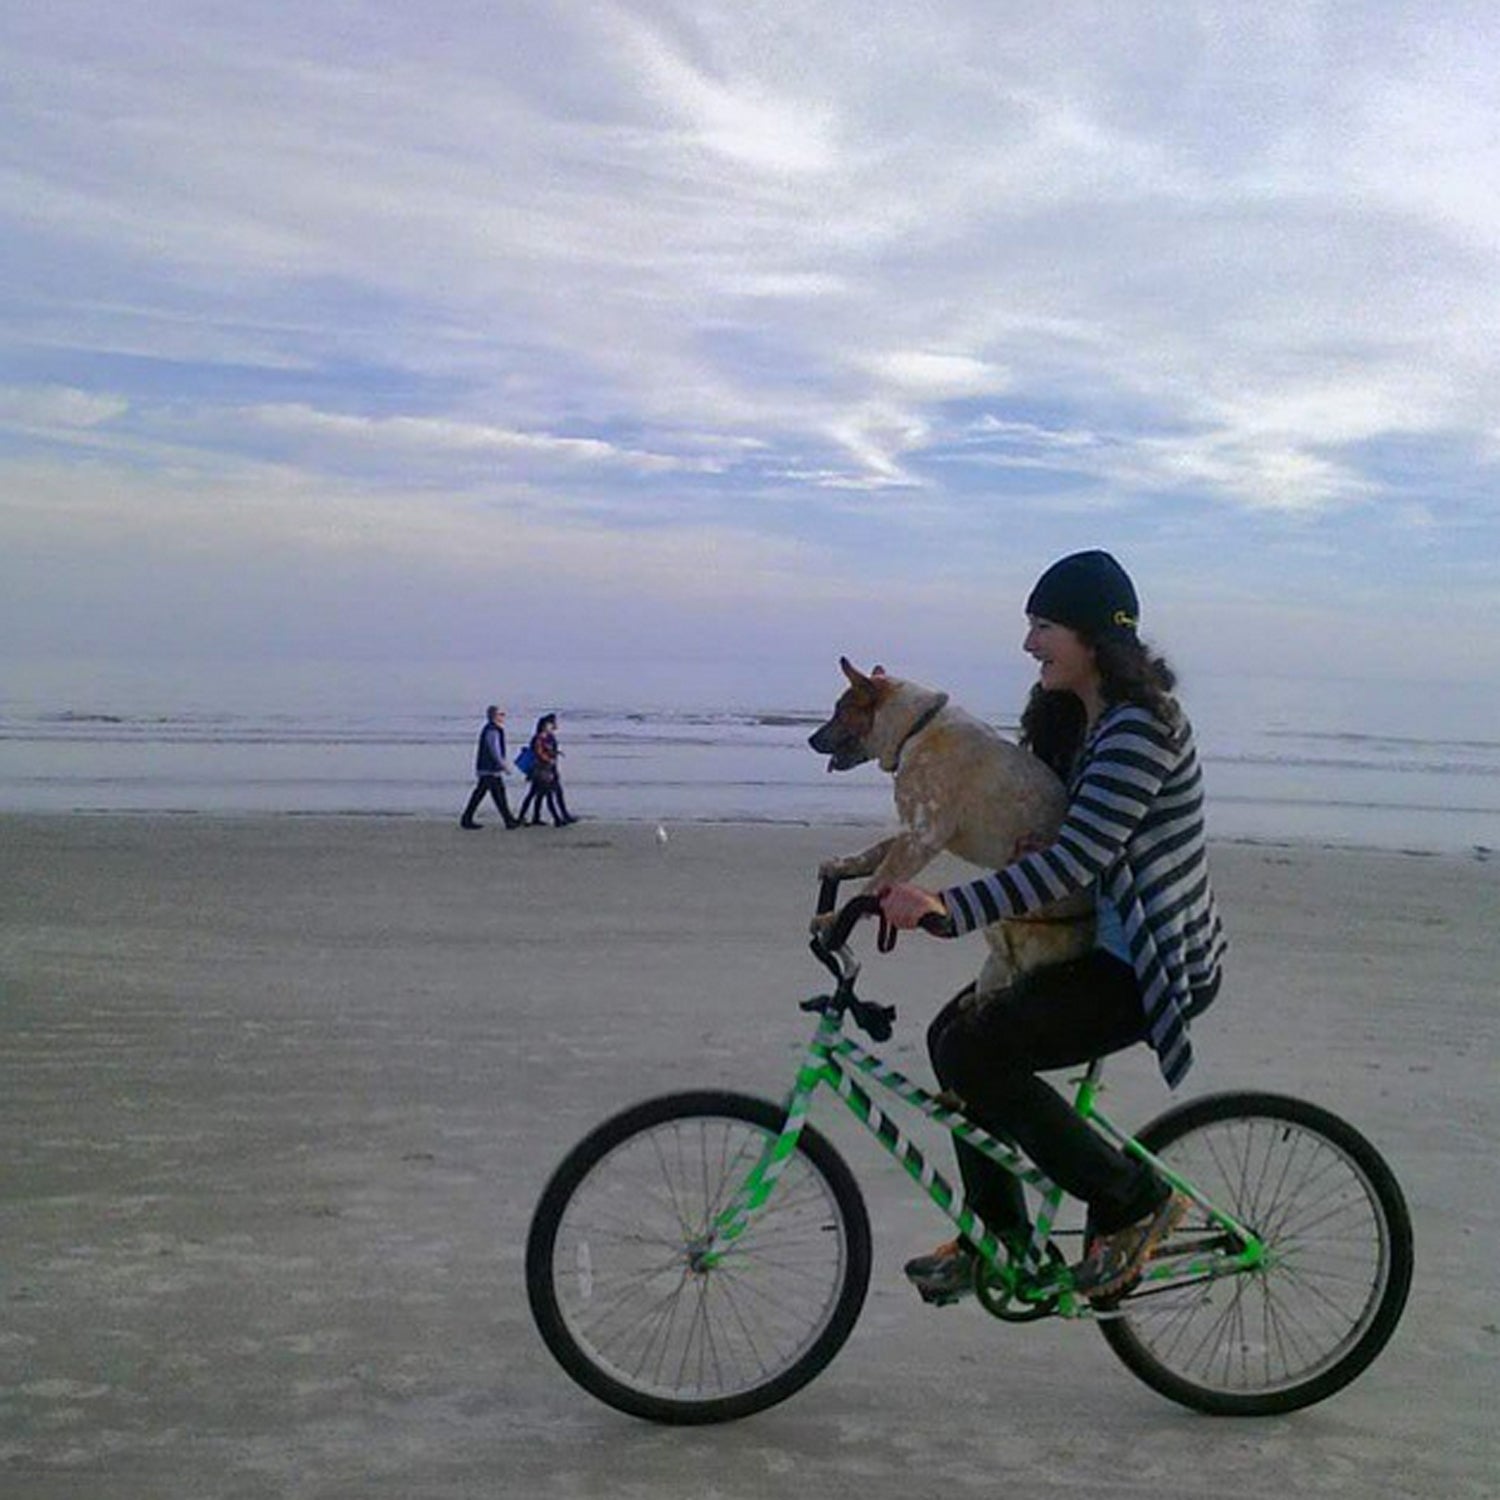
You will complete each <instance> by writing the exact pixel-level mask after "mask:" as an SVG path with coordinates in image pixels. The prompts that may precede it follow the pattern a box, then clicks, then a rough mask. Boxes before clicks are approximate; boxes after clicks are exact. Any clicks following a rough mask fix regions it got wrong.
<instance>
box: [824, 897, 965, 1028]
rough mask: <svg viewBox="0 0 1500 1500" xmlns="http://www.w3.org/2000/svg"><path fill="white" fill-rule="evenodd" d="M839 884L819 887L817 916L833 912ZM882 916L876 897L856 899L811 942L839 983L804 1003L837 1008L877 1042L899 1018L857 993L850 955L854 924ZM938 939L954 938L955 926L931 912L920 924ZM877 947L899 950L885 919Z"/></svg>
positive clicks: (855, 965) (854, 963)
mask: <svg viewBox="0 0 1500 1500" xmlns="http://www.w3.org/2000/svg"><path fill="white" fill-rule="evenodd" d="M838 888H839V883H838V881H837V880H836V879H832V878H825V879H824V880H823V881H822V882H821V883H820V885H819V887H818V915H819V916H820V917H821V916H827V915H828V914H829V913H830V912H832V911H833V910H834V905H835V903H836V901H837V898H838ZM879 916H880V898H879V897H878V896H875V895H865V896H855V897H853V898H851V899H850V900H848V901H846V902H845V903H844V905H843V907H842V908H841V909H840V910H839V911H838V913H837V914H836V915H835V916H834V918H833V921H832V922H830V923H829V924H828V926H827V927H826V928H824V929H823V930H822V931H820V932H818V934H817V935H816V936H815V937H814V938H813V940H812V944H811V947H812V951H813V954H814V955H815V956H816V958H817V960H818V962H819V963H821V964H822V965H823V966H824V968H826V969H827V970H828V972H829V973H830V974H832V975H833V977H834V978H835V979H836V980H838V988H837V989H836V990H835V991H834V993H833V994H832V995H822V996H818V997H816V998H814V999H812V1000H809V1001H807V1002H805V1003H804V1005H803V1007H802V1008H803V1009H804V1010H825V1011H826V1010H828V1009H830V1008H836V1009H838V1010H839V1011H841V1012H842V1011H848V1012H849V1014H850V1015H852V1016H853V1017H854V1019H855V1021H856V1023H857V1024H858V1025H859V1026H861V1027H862V1028H863V1029H864V1030H865V1031H867V1032H869V1034H870V1035H871V1036H873V1037H874V1038H875V1040H876V1041H877V1042H883V1041H885V1040H886V1038H887V1037H889V1036H890V1034H891V1022H892V1021H893V1020H895V1018H896V1011H895V1007H894V1006H889V1005H876V1004H873V1003H871V1002H869V1001H865V1000H861V999H860V998H859V997H858V996H857V995H856V994H855V993H854V981H855V979H856V977H857V976H858V974H859V960H858V959H856V958H855V957H854V955H853V954H852V953H850V952H849V935H850V934H851V933H852V932H853V931H854V924H855V923H856V922H859V921H861V920H863V919H864V918H865V917H879ZM919 925H920V926H921V927H922V928H923V929H924V930H925V931H927V932H930V933H932V934H933V935H934V936H936V937H951V936H952V924H951V922H950V921H949V919H948V918H947V917H942V916H939V915H938V914H937V913H936V912H930V913H929V914H928V915H927V916H925V917H923V918H922V920H921V922H920V924H919ZM875 946H876V947H877V948H878V949H879V951H880V952H882V953H889V952H890V951H891V949H892V948H894V947H895V946H896V929H895V928H894V927H892V926H891V925H890V924H889V923H888V922H887V921H886V920H885V918H884V917H881V920H880V935H879V936H878V937H877V938H876V940H875Z"/></svg>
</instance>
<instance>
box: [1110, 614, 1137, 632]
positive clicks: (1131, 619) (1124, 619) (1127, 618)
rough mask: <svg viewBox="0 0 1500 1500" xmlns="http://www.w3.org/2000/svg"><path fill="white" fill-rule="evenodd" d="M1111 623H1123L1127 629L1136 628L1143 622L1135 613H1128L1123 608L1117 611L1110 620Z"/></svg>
mask: <svg viewBox="0 0 1500 1500" xmlns="http://www.w3.org/2000/svg"><path fill="white" fill-rule="evenodd" d="M1109 623H1110V624H1111V625H1121V626H1123V627H1124V628H1125V629H1126V630H1134V629H1135V627H1136V626H1137V625H1139V624H1140V623H1141V622H1140V621H1139V620H1137V619H1136V617H1135V616H1134V615H1131V614H1126V612H1125V611H1124V610H1123V609H1117V610H1116V611H1115V617H1114V619H1112V620H1111V621H1110V622H1109Z"/></svg>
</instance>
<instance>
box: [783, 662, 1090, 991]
mask: <svg viewBox="0 0 1500 1500" xmlns="http://www.w3.org/2000/svg"><path fill="white" fill-rule="evenodd" d="M839 666H841V667H842V668H843V669H844V676H845V677H847V678H848V679H849V686H848V688H846V689H845V691H844V693H843V694H842V696H841V697H840V698H839V700H838V703H837V704H836V705H835V706H834V710H833V717H832V718H831V719H829V721H828V722H827V723H826V724H824V725H823V726H822V727H821V728H820V729H819V730H818V731H817V732H816V733H815V734H813V735H811V736H810V737H809V739H808V744H810V745H811V746H812V748H813V749H814V750H816V751H818V753H819V754H821V755H826V756H828V769H829V770H830V771H846V770H849V769H850V768H851V767H853V766H857V765H861V764H863V763H864V762H865V761H867V760H875V761H878V762H879V764H880V768H881V770H883V771H888V772H890V773H891V775H892V776H894V777H895V787H894V791H895V796H896V812H897V814H898V815H899V817H900V819H901V830H900V832H899V833H897V834H895V835H894V836H893V837H891V838H886V839H882V840H881V841H880V842H879V843H878V844H872V845H871V846H870V847H869V848H868V849H862V850H860V852H859V853H858V854H847V855H845V856H843V858H841V859H830V860H825V861H824V863H823V864H821V865H820V866H819V867H818V874H819V875H820V876H823V877H833V878H837V879H840V880H848V879H855V878H858V877H860V876H868V877H869V879H868V880H867V881H866V883H865V886H864V889H865V890H866V891H873V890H875V889H877V888H878V887H880V886H883V885H895V884H898V883H900V882H902V881H907V880H911V879H912V878H913V877H914V876H916V875H917V874H918V872H920V871H921V870H922V869H923V868H924V867H925V866H926V865H927V864H929V863H930V862H931V861H932V860H933V859H934V858H936V856H937V855H938V854H940V853H941V852H942V851H944V850H947V851H948V852H949V853H952V854H956V855H957V856H958V857H959V858H960V859H966V860H968V861H970V862H971V863H973V864H976V865H980V866H982V867H983V868H984V869H986V870H997V869H999V868H1001V867H1002V866H1003V865H1007V864H1009V863H1010V862H1011V860H1012V859H1014V858H1015V857H1016V854H1017V852H1018V849H1019V850H1021V851H1022V852H1024V850H1025V848H1026V847H1028V845H1031V844H1036V843H1041V844H1045V843H1047V842H1049V841H1050V840H1051V839H1052V837H1053V836H1054V835H1055V834H1056V832H1057V828H1058V825H1059V824H1060V823H1061V822H1062V817H1063V813H1064V811H1065V810H1066V807H1067V795H1066V793H1065V791H1064V789H1063V785H1062V783H1061V782H1060V781H1059V780H1058V779H1057V777H1056V776H1055V775H1053V773H1052V772H1051V771H1050V770H1049V769H1048V768H1047V766H1045V765H1044V764H1043V763H1042V762H1041V761H1040V760H1038V759H1037V758H1036V757H1035V756H1034V755H1032V754H1031V753H1030V752H1029V751H1026V750H1023V749H1021V747H1020V746H1019V745H1013V744H1011V743H1010V741H1009V740H1006V739H1002V738H1001V736H1000V735H999V734H998V733H996V731H995V730H993V729H991V728H990V726H989V725H988V724H985V723H982V722H981V721H980V720H978V719H976V718H974V717H973V716H972V715H970V714H967V713H965V712H964V711H963V709H961V708H958V707H956V706H954V705H951V704H950V703H949V702H948V695H947V694H946V693H941V692H937V691H935V690H934V689H932V688H927V687H923V686H921V685H920V684H919V683H915V682H906V681H903V680H902V679H901V678H898V677H890V676H887V675H886V673H885V672H884V670H883V669H882V668H880V667H877V668H875V670H874V672H873V673H871V674H870V675H869V676H868V677H867V676H865V674H864V673H862V672H860V671H858V670H857V669H856V668H854V667H852V666H851V665H850V664H849V662H848V661H847V660H846V659H845V658H843V657H840V658H839ZM985 936H986V938H987V939H988V940H989V944H990V954H989V957H988V959H987V960H986V962H985V965H984V969H983V971H982V972H981V974H980V976H979V985H978V987H979V993H980V994H981V995H985V994H989V993H991V992H993V991H995V990H998V989H1003V988H1004V987H1005V986H1006V985H1007V984H1009V983H1010V982H1011V981H1012V980H1013V979H1014V978H1015V977H1016V975H1018V974H1022V973H1025V972H1027V971H1029V970H1031V969H1038V968H1041V967H1042V966H1043V965H1044V964H1052V963H1061V962H1062V961H1063V960H1065V959H1069V958H1073V957H1076V956H1077V955H1078V954H1080V953H1082V952H1085V951H1086V950H1087V949H1088V948H1089V947H1090V946H1091V945H1092V944H1093V940H1094V921H1093V903H1092V902H1091V901H1090V900H1089V899H1088V898H1087V897H1086V896H1077V897H1071V898H1069V899H1068V900H1067V901H1065V902H1058V903H1056V904H1055V905H1053V906H1050V907H1048V908H1047V909H1046V911H1045V912H1044V913H1039V914H1038V915H1037V916H1035V917H1022V918H1013V919H1007V920H1005V921H1002V922H996V923H994V924H993V925H992V926H990V927H988V928H986V929H985Z"/></svg>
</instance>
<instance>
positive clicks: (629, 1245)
mask: <svg viewBox="0 0 1500 1500" xmlns="http://www.w3.org/2000/svg"><path fill="white" fill-rule="evenodd" d="M785 1117H786V1112H785V1110H784V1109H782V1108H778V1107H777V1106H776V1105H773V1104H771V1103H769V1102H768V1101H766V1100H763V1099H754V1098H750V1097H748V1096H746V1095H743V1094H731V1093H722V1092H717V1091H699V1092H694V1093H683V1094H669V1095H666V1096H663V1097H661V1098H657V1099H651V1100H648V1101H646V1102H645V1103H643V1104H638V1105H635V1106H634V1107H632V1108H630V1109H627V1110H625V1111H623V1112H622V1113H621V1114H618V1115H616V1116H614V1117H613V1118H612V1119H609V1120H606V1121H605V1122H604V1123H603V1124H602V1125H600V1126H598V1127H597V1128H596V1129H594V1130H593V1131H591V1132H590V1133H589V1134H588V1135H587V1136H585V1137H584V1139H583V1140H582V1141H580V1142H579V1143H578V1145H577V1146H575V1147H574V1148H573V1150H572V1151H571V1152H570V1153H569V1154H568V1156H567V1157H566V1158H564V1160H563V1162H562V1163H561V1165H560V1166H559V1167H558V1168H557V1170H556V1172H555V1173H554V1174H553V1176H552V1179H551V1181H550V1182H549V1183H548V1184H547V1187H546V1188H545V1190H544V1191H543V1193H542V1196H541V1199H540V1200H539V1202H538V1204H537V1208H536V1212H535V1214H534V1215H533V1217H532V1222H531V1229H530V1232H529V1234H528V1236H527V1242H526V1291H527V1296H528V1298H529V1300H530V1303H531V1312H532V1316H533V1318H534V1319H535V1321H536V1325H537V1329H538V1331H539V1332H540V1333H541V1336H542V1339H543V1341H544V1342H545V1343H546V1345H547V1347H548V1349H549V1350H551V1352H552V1354H553V1356H554V1357H555V1358H556V1359H557V1361H558V1363H559V1364H560V1365H561V1366H562V1367H563V1369H564V1370H565V1371H567V1373H568V1374H569V1375H570V1376H571V1377H572V1378H573V1379H574V1380H575V1381H576V1382H577V1383H578V1384H579V1385H581V1386H582V1387H583V1388H584V1389H585V1390H587V1391H589V1392H590V1393H591V1394H592V1395H594V1396H596V1397H597V1398H598V1399H599V1400H601V1401H604V1402H606V1403H608V1404H609V1405H610V1406H613V1407H615V1408H616V1409H617V1410H619V1411H623V1412H627V1413H629V1414H630V1415H632V1416H636V1417H644V1418H646V1419H648V1420H650V1421H655V1422H667V1423H678V1424H686V1423H706V1422H727V1421H732V1420H735V1419H737V1418H739V1417H745V1416H749V1415H750V1414H751V1413H752V1412H758V1411H763V1410H765V1409H766V1408H767V1407H769V1406H774V1405H775V1404H776V1403H777V1402H779V1401H783V1400H785V1399H786V1398H787V1397H788V1396H790V1395H792V1394H793V1392H795V1391H797V1390H799V1389H800V1388H801V1387H802V1386H804V1385H806V1384H807V1382H808V1381H810V1380H811V1379H813V1377H814V1376H816V1375H817V1374H819V1372H821V1371H822V1370H823V1369H824V1368H825V1367H826V1366H827V1365H828V1363H829V1362H830V1361H831V1360H832V1359H833V1357H834V1355H835V1354H837V1353H838V1351H839V1349H840V1348H841V1347H842V1346H843V1343H844V1341H845V1339H847V1338H848V1336H849V1334H850V1332H851V1331H852V1330H853V1328H854V1324H855V1321H856V1319H857V1318H858V1317H859V1313H860V1309H861V1308H862V1307H863V1305H864V1299H865V1293H866V1291H867V1289H868V1287H869V1282H870V1220H869V1215H868V1213H867V1211H866V1209H865V1203H864V1198H863V1196H862V1195H861V1193H860V1190H859V1187H858V1185H857V1184H856V1182H855V1180H854V1177H853V1174H852V1173H851V1172H850V1171H849V1168H848V1167H847V1166H846V1165H845V1164H844V1161H843V1159H842V1158H841V1157H840V1156H839V1154H838V1153H837V1152H836V1151H835V1150H834V1148H833V1147H832V1146H831V1145H830V1144H829V1143H828V1141H827V1140H826V1139H825V1138H824V1137H823V1136H821V1135H819V1134H818V1133H817V1132H816V1131H815V1130H813V1129H812V1127H811V1126H808V1125H804V1126H803V1129H802V1132H801V1135H800V1137H799V1139H798V1143H797V1150H796V1151H795V1152H794V1153H793V1155H792V1156H791V1157H790V1158H788V1160H787V1162H786V1165H785V1168H784V1170H783V1172H782V1175H781V1177H780V1179H779V1180H778V1182H777V1184H776V1187H775V1189H774V1191H773V1192H772V1194H771V1197H770V1198H769V1199H768V1201H767V1202H766V1203H765V1204H764V1205H763V1206H762V1207H761V1208H760V1209H759V1210H757V1212H756V1213H755V1215H754V1216H753V1217H752V1219H751V1221H750V1223H749V1225H748V1227H747V1228H746V1230H745V1232H744V1233H743V1234H742V1235H741V1236H740V1237H739V1238H738V1239H737V1240H735V1241H734V1242H733V1244H732V1245H731V1247H730V1249H729V1250H728V1252H727V1253H726V1254H724V1256H723V1257H722V1259H721V1260H720V1261H719V1262H718V1263H717V1264H716V1265H715V1266H713V1267H712V1268H711V1269H708V1270H703V1269H697V1268H695V1267H694V1265H693V1264H692V1261H691V1256H692V1253H693V1249H694V1247H695V1246H697V1247H698V1248H700V1249H701V1246H702V1244H703V1243H704V1241H705V1238H706V1236H707V1235H708V1234H709V1232H710V1226H711V1225H712V1223H713V1221H714V1218H715V1216H716V1215H717V1214H718V1213H720V1212H722V1210H723V1208H724V1206H725V1204H726V1203H727V1202H728V1200H729V1197H730V1195H731V1194H732V1193H733V1192H734V1190H735V1189H736V1188H737V1187H738V1186H739V1185H740V1183H742V1182H743V1180H744V1178H745V1175H746V1173H747V1172H748V1170H749V1168H750V1167H751V1165H752V1164H753V1163H754V1162H755V1161H756V1160H757V1159H758V1157H759V1155H760V1153H761V1151H762V1150H763V1149H764V1147H765V1146H766V1145H767V1144H768V1143H769V1142H770V1141H771V1140H773V1139H774V1138H775V1137H776V1136H777V1135H779V1134H780V1133H781V1128H782V1123H783V1121H784V1120H785Z"/></svg>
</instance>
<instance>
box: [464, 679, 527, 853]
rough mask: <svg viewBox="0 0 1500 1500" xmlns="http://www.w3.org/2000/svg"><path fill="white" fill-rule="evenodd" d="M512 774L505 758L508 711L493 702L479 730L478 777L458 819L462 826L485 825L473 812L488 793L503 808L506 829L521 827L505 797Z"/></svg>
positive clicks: (501, 812) (476, 766) (475, 811)
mask: <svg viewBox="0 0 1500 1500" xmlns="http://www.w3.org/2000/svg"><path fill="white" fill-rule="evenodd" d="M509 773H510V765H509V763H508V762H507V761H506V759H505V710H504V709H503V708H500V707H499V706H498V705H496V704H494V703H492V704H490V706H489V707H488V708H487V709H486V710H485V723H484V728H483V729H481V730H480V731H479V747H478V749H477V750H476V751H475V752H474V775H475V776H476V777H477V778H478V780H477V783H476V785H475V787H474V791H473V794H472V795H471V796H470V798H469V805H468V806H467V807H466V808H464V811H463V816H462V817H461V818H459V820H458V826H459V827H460V828H482V827H483V826H484V825H483V824H482V823H476V822H475V821H474V814H475V813H477V812H478V811H479V804H480V803H481V802H483V801H484V799H485V797H486V795H488V796H489V797H491V798H492V799H493V800H494V803H495V806H496V807H498V808H499V809H500V816H501V817H502V818H504V819H505V826H506V827H507V828H517V827H519V826H520V823H519V820H518V819H517V818H515V817H514V816H513V815H512V814H511V810H510V803H509V802H508V801H507V800H506V796H505V777H506V776H507V775H508V774H509Z"/></svg>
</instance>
